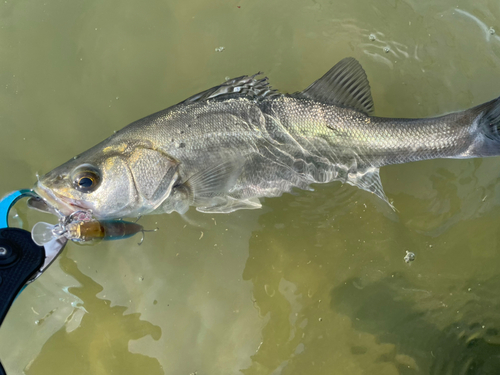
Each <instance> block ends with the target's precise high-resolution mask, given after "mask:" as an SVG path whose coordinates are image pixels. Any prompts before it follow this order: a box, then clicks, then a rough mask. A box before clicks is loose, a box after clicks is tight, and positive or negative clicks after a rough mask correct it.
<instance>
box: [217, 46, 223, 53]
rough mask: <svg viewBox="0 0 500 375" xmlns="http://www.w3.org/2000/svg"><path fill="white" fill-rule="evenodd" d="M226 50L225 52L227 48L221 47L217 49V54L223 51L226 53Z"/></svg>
mask: <svg viewBox="0 0 500 375" xmlns="http://www.w3.org/2000/svg"><path fill="white" fill-rule="evenodd" d="M224 50H225V48H224V47H222V46H221V47H217V48H216V49H215V52H222V51H224Z"/></svg>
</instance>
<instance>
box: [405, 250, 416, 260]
mask: <svg viewBox="0 0 500 375" xmlns="http://www.w3.org/2000/svg"><path fill="white" fill-rule="evenodd" d="M404 260H405V262H406V263H410V262H413V261H414V260H415V253H412V252H411V251H408V250H407V251H406V255H405V257H404Z"/></svg>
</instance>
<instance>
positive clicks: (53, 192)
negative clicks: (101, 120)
mask: <svg viewBox="0 0 500 375" xmlns="http://www.w3.org/2000/svg"><path fill="white" fill-rule="evenodd" d="M99 146H100V145H97V146H95V147H94V148H92V149H90V150H88V151H86V152H85V153H83V154H81V155H80V156H78V157H75V158H74V159H71V160H69V161H67V162H66V163H64V164H62V165H61V166H59V167H57V168H55V169H53V170H52V171H50V172H49V173H47V174H45V175H44V176H42V177H39V179H38V182H37V183H36V185H35V188H34V190H35V193H37V194H38V195H39V196H40V197H42V198H43V199H44V200H45V201H46V202H47V204H48V205H49V206H51V207H53V208H54V209H55V210H57V211H58V213H59V215H61V216H67V215H69V214H71V213H73V212H75V211H80V210H91V211H92V214H93V216H94V217H95V218H96V219H116V218H122V217H136V216H140V215H144V214H146V213H148V212H151V211H153V210H154V209H155V208H156V207H157V206H159V205H160V204H161V202H162V201H163V200H165V199H166V198H167V197H168V195H169V194H170V191H171V189H172V186H173V185H174V183H175V180H176V178H177V167H176V166H177V163H176V162H175V161H174V160H173V159H172V158H170V157H168V156H167V155H165V154H164V153H162V152H160V151H156V150H153V149H150V148H145V147H143V146H141V145H137V144H133V145H128V144H127V145H120V146H109V145H107V146H106V147H99Z"/></svg>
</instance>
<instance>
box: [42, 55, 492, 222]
mask: <svg viewBox="0 0 500 375" xmlns="http://www.w3.org/2000/svg"><path fill="white" fill-rule="evenodd" d="M373 111H374V103H373V99H372V95H371V90H370V85H369V82H368V78H367V76H366V73H365V71H364V70H363V68H362V66H361V64H360V63H359V62H358V61H357V60H356V59H354V58H352V57H348V58H345V59H343V60H341V61H340V62H338V63H337V64H336V65H335V66H333V68H331V69H330V70H329V71H328V72H327V73H326V74H325V75H324V76H322V77H321V78H320V79H318V80H317V81H315V82H314V83H312V84H311V85H310V86H309V87H307V88H306V89H305V90H302V91H299V92H296V93H292V94H283V93H280V92H279V91H277V90H275V89H274V88H272V87H271V86H270V84H269V80H268V79H267V78H266V77H262V74H261V73H258V74H256V75H252V76H241V77H238V78H234V79H230V80H228V81H226V82H224V83H222V84H220V85H218V86H215V87H212V88H210V89H208V90H205V91H203V92H201V93H199V94H196V95H194V96H192V97H189V98H188V99H186V100H184V101H182V102H180V103H178V104H176V105H173V106H171V107H169V108H167V109H165V110H162V111H160V112H157V113H154V114H152V115H150V116H147V117H145V118H143V119H140V120H137V121H135V122H133V123H131V124H130V125H128V126H126V127H124V128H123V129H121V130H119V131H118V132H116V133H115V134H113V135H111V136H110V137H109V138H107V139H105V140H104V141H102V142H101V143H99V144H97V145H96V146H94V147H92V148H90V149H89V150H87V151H85V152H83V153H81V154H79V155H77V156H75V157H74V158H72V159H70V160H69V161H67V162H66V163H64V164H62V165H61V166H59V167H57V168H55V169H53V170H52V171H50V172H48V173H47V174H45V175H44V176H42V177H39V178H38V181H37V182H36V184H35V187H34V191H35V192H36V193H37V194H38V195H39V196H40V197H42V198H43V199H44V200H45V201H46V202H47V204H48V205H49V206H51V207H54V209H55V210H57V211H58V212H59V213H60V214H61V215H69V214H71V213H72V212H74V211H78V210H90V211H91V212H92V214H93V216H94V217H95V218H96V219H98V220H101V219H115V218H122V217H139V216H142V215H148V214H161V213H172V212H178V213H180V214H184V213H186V212H187V210H188V209H189V208H190V207H195V208H196V210H198V211H200V212H205V213H230V212H233V211H236V210H240V209H257V208H260V207H261V202H260V198H263V197H278V196H281V195H282V194H283V193H290V192H293V190H294V189H302V190H313V189H312V187H311V185H313V184H322V183H329V182H332V181H340V182H342V183H347V184H350V185H353V186H356V187H358V188H360V189H363V190H366V191H368V192H370V193H373V194H375V195H376V196H378V197H379V198H381V199H382V200H384V201H385V202H387V203H388V204H389V205H390V206H391V207H392V205H391V203H390V202H389V200H388V198H387V196H386V194H385V192H384V190H383V187H382V183H381V180H380V175H379V170H380V168H381V167H383V166H385V165H390V164H401V163H407V162H414V161H419V160H425V159H435V158H458V159H463V158H474V157H487V156H495V155H499V154H500V98H496V99H493V100H491V101H489V102H487V103H484V104H481V105H478V106H476V107H473V108H470V109H467V110H464V111H460V112H455V113H450V114H445V115H442V116H439V117H433V118H417V119H412V118H384V117H376V116H373Z"/></svg>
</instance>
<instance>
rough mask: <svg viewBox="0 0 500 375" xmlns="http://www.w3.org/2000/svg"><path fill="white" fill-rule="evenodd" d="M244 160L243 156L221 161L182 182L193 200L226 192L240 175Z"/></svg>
mask: <svg viewBox="0 0 500 375" xmlns="http://www.w3.org/2000/svg"><path fill="white" fill-rule="evenodd" d="M244 162H245V161H244V159H243V158H241V159H237V160H229V161H225V162H221V163H220V164H217V165H212V166H210V167H207V168H204V169H202V170H201V171H200V172H198V173H196V174H194V175H192V176H191V177H189V178H188V179H187V181H186V182H184V184H185V185H187V186H189V188H190V190H191V192H192V195H193V200H194V202H195V203H197V201H199V200H203V199H205V198H211V197H216V196H222V195H224V193H226V192H228V191H229V190H230V189H231V188H232V187H233V186H234V184H235V183H236V180H237V179H238V177H239V176H240V174H241V169H242V168H243V164H244Z"/></svg>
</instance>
